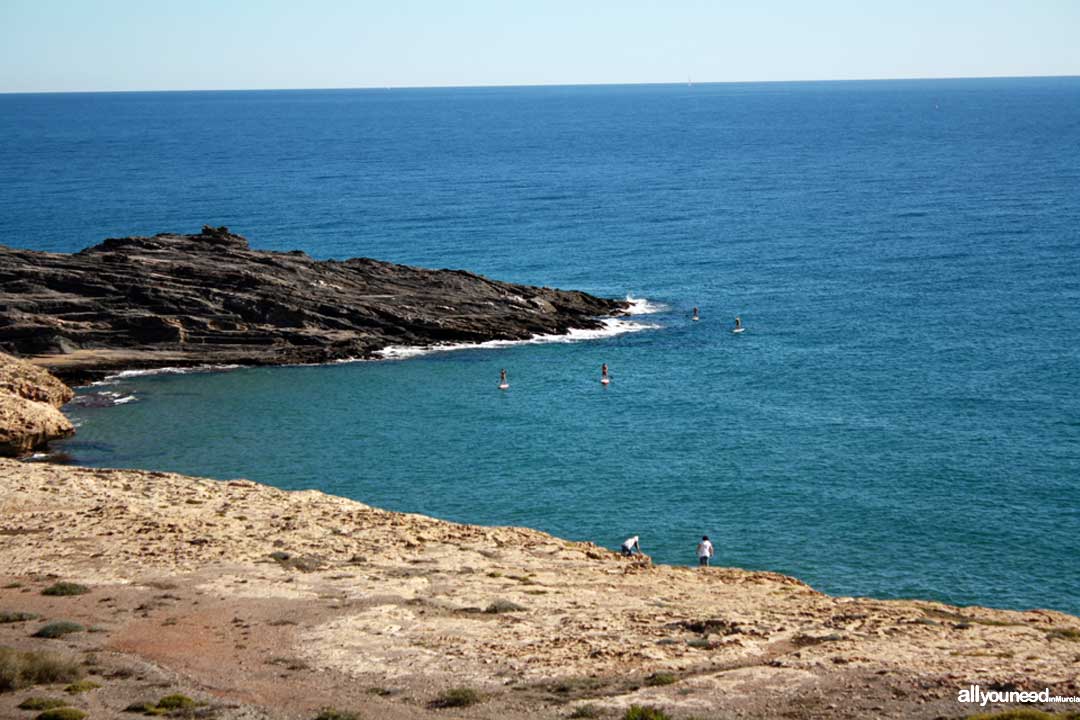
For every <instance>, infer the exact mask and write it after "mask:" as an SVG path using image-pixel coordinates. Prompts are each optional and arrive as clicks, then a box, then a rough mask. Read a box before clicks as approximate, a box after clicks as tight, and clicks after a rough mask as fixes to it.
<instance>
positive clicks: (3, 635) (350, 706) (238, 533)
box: [0, 459, 1080, 720]
mask: <svg viewBox="0 0 1080 720" xmlns="http://www.w3.org/2000/svg"><path fill="white" fill-rule="evenodd" d="M615 541H616V542H617V541H618V538H616V539H615ZM58 578H60V579H64V580H70V581H75V582H79V583H83V584H85V585H87V586H89V587H90V588H91V592H89V593H87V594H86V595H82V596H78V597H71V598H55V599H53V598H48V597H45V596H42V595H41V594H40V590H41V589H42V588H44V587H45V586H46V585H47V584H50V583H53V582H55V581H56V579H58ZM0 608H2V609H7V610H10V611H16V612H20V611H21V612H35V613H38V614H42V615H48V616H49V617H53V618H57V617H62V618H66V619H71V620H74V621H76V622H79V623H81V624H83V625H85V626H87V627H91V626H96V627H97V628H98V632H96V633H84V634H76V635H72V636H71V639H70V640H67V639H64V640H34V639H32V638H28V637H27V636H28V635H29V633H30V632H31V631H32V630H33V628H35V627H37V625H36V624H31V625H29V626H27V627H16V626H15V625H14V624H8V625H3V624H0V645H3V644H5V643H12V642H18V643H21V644H23V645H24V646H25V647H27V648H28V649H37V648H41V647H45V648H48V649H52V650H57V649H61V648H65V647H66V648H69V649H70V650H71V651H77V652H89V651H90V650H91V649H92V650H93V652H94V659H95V664H98V665H101V664H103V663H112V664H120V665H122V666H123V667H139V668H146V667H149V668H151V669H154V673H151V672H149V671H144V670H139V672H138V674H135V675H126V676H125V677H126V678H127V679H124V678H121V677H119V669H118V670H117V671H116V672H114V671H113V670H112V669H111V666H109V667H108V668H103V669H101V670H100V671H99V673H100V678H95V681H99V682H101V683H102V684H103V685H104V687H103V688H102V689H101V690H99V691H95V694H93V695H92V696H90V697H89V698H88V700H87V702H93V703H98V705H96V706H88V709H91V710H93V711H94V713H95V714H94V715H93V716H94V717H114V716H118V713H119V710H120V709H122V708H123V707H125V706H126V705H127V704H128V703H130V702H132V701H133V700H138V699H140V698H143V697H150V696H152V695H153V696H155V697H156V696H160V695H164V694H166V693H167V692H172V691H173V690H171V689H165V688H166V687H175V684H176V683H180V684H181V685H180V687H181V689H182V691H183V692H189V693H191V694H193V695H195V696H197V697H199V698H201V699H205V700H206V701H207V702H210V703H218V704H224V705H226V706H228V707H234V706H235V705H236V704H237V703H242V704H245V705H250V706H254V710H253V712H254V711H258V712H265V713H266V716H267V717H273V718H281V720H295V719H296V718H311V717H314V716H315V715H316V713H317V711H318V709H319V708H321V707H325V706H328V705H333V706H335V707H337V708H339V709H347V710H354V711H359V713H360V715H361V717H369V718H381V719H385V720H399V719H400V720H406V719H411V718H431V717H436V718H448V717H455V718H456V717H470V718H499V719H500V720H519V719H520V720H525V719H526V718H528V720H536V719H537V718H540V719H542V720H556V718H558V719H562V718H566V717H569V716H571V714H572V713H573V712H575V711H576V709H577V708H578V707H582V706H585V705H590V706H592V707H593V708H594V709H595V711H596V712H595V713H594V714H593V715H585V714H582V715H580V716H585V717H591V716H601V717H608V718H618V717H621V716H622V713H623V712H624V711H625V709H626V708H627V707H630V706H631V705H635V704H637V705H651V706H656V707H662V708H664V709H665V711H666V712H667V713H668V715H669V716H670V717H672V718H676V720H684V719H685V718H690V717H703V718H706V717H707V718H720V717H724V718H733V717H742V718H748V719H749V718H759V719H761V720H765V719H766V718H767V719H768V720H773V719H774V718H790V719H791V720H812V719H813V720H818V719H821V718H829V719H830V720H833V719H836V718H850V719H851V720H864V719H865V718H890V719H895V720H901V719H903V720H913V719H925V720H930V719H931V718H962V717H966V716H967V715H969V714H971V713H974V712H976V711H979V710H989V709H990V708H979V707H977V706H970V705H963V704H961V703H958V702H957V692H958V690H959V689H961V688H964V687H967V686H968V685H970V684H979V685H980V686H981V687H983V688H1023V689H1025V690H1041V689H1043V688H1050V689H1051V690H1052V692H1053V693H1054V694H1060V695H1066V696H1071V695H1077V694H1080V662H1078V661H1080V618H1076V617H1073V616H1070V615H1066V614H1064V613H1060V612H1053V611H1048V610H1029V611H1025V612H1014V611H1003V610H991V609H987V608H979V607H963V608H961V607H953V606H949V605H943V604H941V603H936V602H922V601H914V600H893V601H885V600H875V599H871V598H858V597H854V598H853V597H831V596H829V595H825V594H823V593H820V592H816V591H814V590H813V589H812V588H810V587H808V586H806V585H805V584H803V583H801V582H799V581H798V580H795V579H793V578H790V577H785V576H782V575H777V574H775V573H768V572H751V571H745V570H736V569H731V568H721V567H713V568H702V569H698V568H690V567H671V566H663V565H660V566H653V565H651V564H649V563H648V562H647V561H645V560H639V559H628V558H622V557H620V556H619V555H618V554H616V553H614V552H612V551H610V550H606V549H604V548H602V547H598V546H596V545H593V544H590V543H579V542H569V541H566V540H561V539H559V538H557V537H553V536H551V535H547V534H545V533H542V532H538V531H535V530H529V529H526V528H513V527H479V526H475V525H461V524H457V523H450V522H444V521H441V520H436V519H433V518H429V517H423V516H420V515H408V514H403V513H396V512H389V511H386V510H380V509H378V508H373V507H370V506H368V505H364V504H361V503H358V502H354V501H351V500H347V499H344V498H339V497H334V496H331V495H326V494H324V493H321V492H318V491H313V490H308V491H302V492H286V491H282V490H278V489H275V488H270V487H266V486H263V485H259V484H256V483H253V482H249V481H245V480H234V481H229V482H218V481H212V480H203V479H197V478H189V477H183V476H180V475H174V474H171V473H162V472H144V471H136V470H104V469H96V468H76V467H63V466H56V465H47V464H32V465H26V464H23V463H17V462H15V461H11V460H2V459H0ZM155 673H156V674H155ZM140 677H143V679H141V680H139V678H140ZM156 682H163V683H166V684H165V685H161V686H156V685H153V684H152V683H156ZM168 683H173V685H168ZM454 687H466V688H473V689H475V690H477V691H478V692H480V693H481V694H482V697H483V698H484V700H483V702H482V703H481V704H480V705H478V706H477V707H476V708H471V709H469V710H468V711H467V712H466V713H465V714H461V713H456V712H455V711H453V710H444V709H432V708H433V705H437V703H438V698H439V697H440V694H441V693H443V692H445V691H446V690H448V689H449V688H454ZM16 701H17V699H14V700H12V701H11V703H10V705H13V704H14V702H16ZM5 702H6V700H5V697H4V695H3V694H0V716H3V715H4V712H5V710H7V709H8V707H10V705H9V706H5V705H4V703H5ZM231 712H232V710H228V708H226V709H224V710H222V711H221V714H220V715H216V716H215V717H219V718H222V719H223V720H231V718H233V717H234V716H233V715H230V714H229V713H231ZM244 717H248V718H250V717H252V715H251V714H248V715H244Z"/></svg>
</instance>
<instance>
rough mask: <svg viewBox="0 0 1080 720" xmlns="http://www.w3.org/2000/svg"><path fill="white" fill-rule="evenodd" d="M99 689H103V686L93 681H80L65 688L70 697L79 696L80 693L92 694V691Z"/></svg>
mask: <svg viewBox="0 0 1080 720" xmlns="http://www.w3.org/2000/svg"><path fill="white" fill-rule="evenodd" d="M99 687H101V685H100V684H99V683H96V682H93V681H92V680H79V681H78V682H73V683H71V684H70V685H68V686H67V687H66V688H64V692H66V693H67V694H68V695H78V694H80V693H84V692H90V691H91V690H97V689H98V688H99Z"/></svg>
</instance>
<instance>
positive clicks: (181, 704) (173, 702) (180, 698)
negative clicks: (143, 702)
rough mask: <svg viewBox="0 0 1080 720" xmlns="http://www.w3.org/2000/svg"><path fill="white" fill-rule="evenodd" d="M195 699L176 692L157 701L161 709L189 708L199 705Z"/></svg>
mask: <svg viewBox="0 0 1080 720" xmlns="http://www.w3.org/2000/svg"><path fill="white" fill-rule="evenodd" d="M197 704H198V703H196V702H195V701H194V700H192V699H191V698H189V697H188V696H187V695H181V694H179V693H174V694H173V695H166V696H165V697H163V698H161V699H160V700H158V701H157V706H158V708H159V709H161V710H187V709H189V708H193V707H195V706H196V705H197Z"/></svg>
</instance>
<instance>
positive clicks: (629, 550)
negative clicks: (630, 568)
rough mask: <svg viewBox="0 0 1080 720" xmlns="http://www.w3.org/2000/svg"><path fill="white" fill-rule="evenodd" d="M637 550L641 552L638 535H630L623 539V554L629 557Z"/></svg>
mask: <svg viewBox="0 0 1080 720" xmlns="http://www.w3.org/2000/svg"><path fill="white" fill-rule="evenodd" d="M635 551H636V552H638V553H640V552H641V542H640V541H639V540H638V536H637V535H635V536H634V537H629V538H626V539H625V540H623V544H622V554H623V555H626V556H627V557H629V556H631V555H633V554H634V552H635Z"/></svg>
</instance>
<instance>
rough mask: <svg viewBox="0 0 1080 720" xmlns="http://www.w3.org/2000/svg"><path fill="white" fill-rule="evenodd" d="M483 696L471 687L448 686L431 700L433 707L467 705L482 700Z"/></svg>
mask: <svg viewBox="0 0 1080 720" xmlns="http://www.w3.org/2000/svg"><path fill="white" fill-rule="evenodd" d="M483 699H484V696H483V695H481V694H480V693H479V692H477V691H476V690H473V689H472V688H450V689H449V690H447V691H445V692H443V693H442V694H440V695H439V696H438V697H436V698H435V699H434V700H432V701H431V707H434V708H455V707H468V706H470V705H475V704H476V703H478V702H482V701H483Z"/></svg>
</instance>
